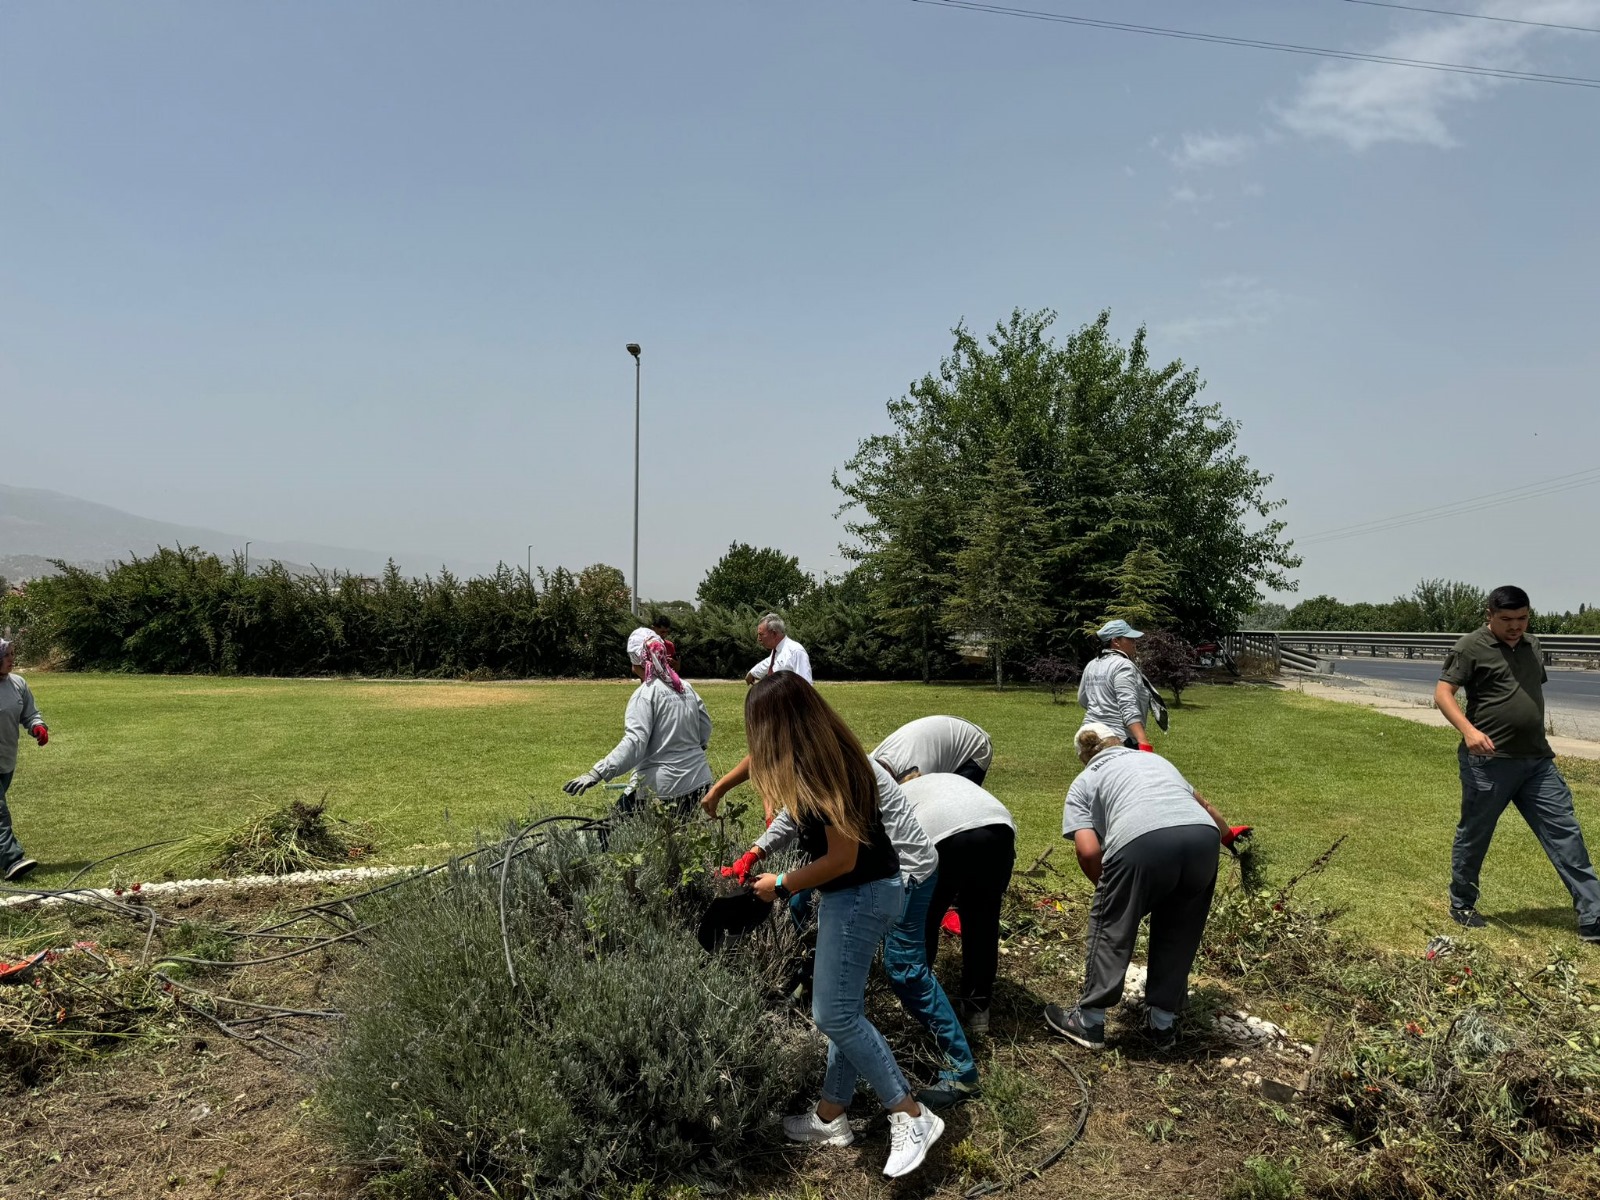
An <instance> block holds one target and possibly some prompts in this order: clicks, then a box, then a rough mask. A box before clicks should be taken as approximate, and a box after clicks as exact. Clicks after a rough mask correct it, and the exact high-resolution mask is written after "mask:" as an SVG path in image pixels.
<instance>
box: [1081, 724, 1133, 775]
mask: <svg viewBox="0 0 1600 1200" xmlns="http://www.w3.org/2000/svg"><path fill="white" fill-rule="evenodd" d="M1073 745H1074V746H1075V747H1076V748H1077V751H1078V761H1079V762H1081V763H1083V764H1084V765H1085V766H1087V765H1088V762H1089V760H1090V759H1091V758H1093V757H1094V756H1095V755H1096V754H1099V753H1100V751H1102V750H1110V749H1112V748H1113V747H1115V746H1120V745H1122V739H1121V738H1119V737H1106V736H1105V735H1104V734H1102V733H1099V732H1098V731H1096V730H1094V729H1090V728H1087V727H1085V728H1083V729H1080V730H1078V736H1077V737H1076V738H1075V739H1074V740H1073Z"/></svg>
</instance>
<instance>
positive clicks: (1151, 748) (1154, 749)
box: [1139, 742, 1156, 754]
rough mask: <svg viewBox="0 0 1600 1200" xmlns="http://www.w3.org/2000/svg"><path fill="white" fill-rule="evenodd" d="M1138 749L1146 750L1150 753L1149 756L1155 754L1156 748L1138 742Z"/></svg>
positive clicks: (1146, 743) (1147, 743)
mask: <svg viewBox="0 0 1600 1200" xmlns="http://www.w3.org/2000/svg"><path fill="white" fill-rule="evenodd" d="M1139 749H1141V750H1148V751H1150V753H1151V754H1154V753H1155V752H1156V748H1155V747H1154V746H1152V745H1151V744H1150V743H1149V742H1140V743H1139Z"/></svg>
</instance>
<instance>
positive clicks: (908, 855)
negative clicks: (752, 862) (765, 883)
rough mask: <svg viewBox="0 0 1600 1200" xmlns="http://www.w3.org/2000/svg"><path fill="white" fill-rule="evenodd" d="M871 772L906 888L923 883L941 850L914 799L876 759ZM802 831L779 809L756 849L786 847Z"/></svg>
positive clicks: (766, 850) (766, 851)
mask: <svg viewBox="0 0 1600 1200" xmlns="http://www.w3.org/2000/svg"><path fill="white" fill-rule="evenodd" d="M872 773H873V775H874V776H876V778H877V780H878V812H879V814H880V815H881V816H882V817H883V829H884V832H885V833H887V834H888V835H889V840H890V841H891V842H892V843H894V852H895V854H897V855H898V856H899V858H900V878H901V879H903V880H904V881H905V883H906V886H907V887H910V886H911V885H912V884H917V883H922V882H924V881H926V880H927V879H929V878H930V877H931V876H932V875H933V873H934V872H935V871H937V870H938V869H939V852H938V851H937V850H935V849H934V848H933V842H931V841H930V840H929V839H928V835H927V834H926V833H924V832H923V829H922V826H921V825H919V824H917V815H916V813H915V811H913V809H912V807H911V801H910V800H909V799H907V797H906V793H905V790H904V789H903V788H902V787H901V786H900V785H899V784H898V783H896V782H895V781H894V777H893V776H892V775H890V774H889V772H887V771H885V770H884V769H883V766H882V764H880V763H876V762H874V763H873V764H872ZM799 834H800V825H799V822H797V821H796V820H795V819H794V818H793V817H791V816H790V815H789V810H788V809H787V808H780V809H779V810H778V815H777V816H775V817H773V818H772V824H771V825H768V826H767V831H766V832H765V833H763V834H762V835H761V836H760V837H759V838H757V839H756V849H758V850H760V851H761V853H762V854H763V855H767V854H771V853H772V852H773V851H774V850H777V849H778V848H780V847H782V846H787V845H788V844H789V843H790V842H792V841H794V839H795V838H796V837H798V836H799Z"/></svg>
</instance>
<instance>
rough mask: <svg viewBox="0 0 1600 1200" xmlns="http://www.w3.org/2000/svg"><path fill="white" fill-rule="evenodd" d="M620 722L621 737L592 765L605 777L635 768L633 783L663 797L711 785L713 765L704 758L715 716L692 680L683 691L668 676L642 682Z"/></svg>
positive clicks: (683, 793)
mask: <svg viewBox="0 0 1600 1200" xmlns="http://www.w3.org/2000/svg"><path fill="white" fill-rule="evenodd" d="M622 725H623V734H622V740H621V741H620V742H618V743H617V744H616V746H615V748H614V749H613V750H612V751H611V753H610V754H608V755H606V756H605V757H604V758H602V759H601V760H600V761H599V762H597V763H595V765H594V773H595V774H596V775H598V776H600V778H601V779H614V778H615V777H616V776H618V775H621V774H622V773H623V772H624V771H627V770H633V771H634V772H635V773H634V777H633V784H634V786H635V787H644V788H648V789H649V790H650V791H653V792H654V793H655V794H656V795H657V796H659V797H661V799H663V800H672V799H674V798H676V797H678V796H682V795H685V794H686V793H688V792H692V791H694V790H695V789H696V788H703V787H710V786H711V764H710V763H708V762H707V761H706V747H707V746H709V745H710V744H711V714H710V713H708V712H706V706H705V702H704V701H702V700H701V699H700V697H699V696H698V695H696V694H695V690H694V688H692V687H690V686H689V684H687V683H685V684H684V685H683V691H682V692H681V693H679V692H675V691H673V690H672V687H671V685H670V684H668V683H667V682H666V680H664V679H652V680H651V681H650V682H649V683H641V684H640V685H639V686H638V687H636V688H634V689H633V695H631V696H629V697H628V711H627V713H626V715H625V716H624V717H623V719H622Z"/></svg>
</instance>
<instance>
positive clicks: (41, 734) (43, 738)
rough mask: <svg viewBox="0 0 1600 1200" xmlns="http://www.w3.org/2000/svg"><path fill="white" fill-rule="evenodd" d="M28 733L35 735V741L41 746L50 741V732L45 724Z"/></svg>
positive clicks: (40, 724)
mask: <svg viewBox="0 0 1600 1200" xmlns="http://www.w3.org/2000/svg"><path fill="white" fill-rule="evenodd" d="M28 732H29V733H31V734H33V736H34V739H35V740H36V741H38V743H39V745H41V746H42V745H44V744H45V743H46V742H48V741H49V740H50V731H49V730H48V729H46V728H45V727H44V724H43V722H41V723H39V724H38V725H35V726H34V727H33V728H32V729H30V730H28Z"/></svg>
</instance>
